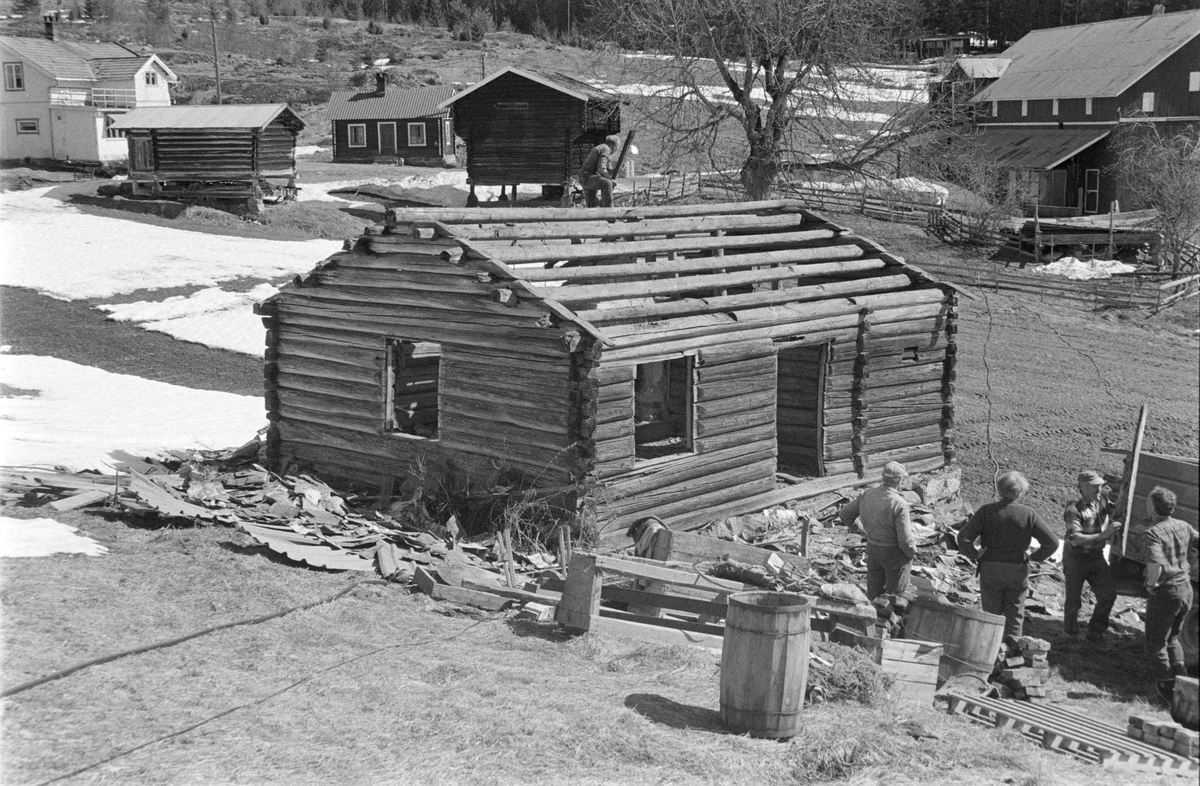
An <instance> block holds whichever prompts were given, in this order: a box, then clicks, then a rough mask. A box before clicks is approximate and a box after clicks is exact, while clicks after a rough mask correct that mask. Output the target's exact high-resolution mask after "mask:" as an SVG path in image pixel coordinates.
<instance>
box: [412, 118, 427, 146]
mask: <svg viewBox="0 0 1200 786" xmlns="http://www.w3.org/2000/svg"><path fill="white" fill-rule="evenodd" d="M425 144H426V142H425V124H424V123H409V124H408V146H409V147H425Z"/></svg>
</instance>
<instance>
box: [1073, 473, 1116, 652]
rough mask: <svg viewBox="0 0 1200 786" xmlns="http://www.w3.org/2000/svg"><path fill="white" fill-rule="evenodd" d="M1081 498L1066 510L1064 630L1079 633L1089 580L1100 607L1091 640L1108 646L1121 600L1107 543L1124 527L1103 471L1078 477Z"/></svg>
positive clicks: (1094, 613) (1091, 628)
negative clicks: (1114, 611) (1106, 639)
mask: <svg viewBox="0 0 1200 786" xmlns="http://www.w3.org/2000/svg"><path fill="white" fill-rule="evenodd" d="M1077 481H1078V486H1079V499H1077V500H1075V501H1074V502H1072V503H1070V504H1069V505H1067V508H1066V510H1064V511H1063V521H1065V522H1066V525H1067V526H1066V533H1065V536H1064V538H1063V539H1064V540H1065V541H1066V546H1065V547H1064V548H1063V579H1064V581H1065V583H1066V598H1065V600H1064V607H1065V608H1064V609H1063V632H1064V633H1065V634H1066V635H1068V636H1070V637H1072V638H1074V637H1077V636H1078V635H1079V620H1078V617H1079V609H1080V608H1081V607H1082V606H1083V584H1084V582H1087V583H1088V585H1089V586H1091V588H1092V592H1093V593H1094V594H1095V595H1096V606H1095V608H1094V609H1093V611H1092V618H1091V620H1090V621H1089V622H1088V632H1087V638H1088V641H1090V642H1092V643H1093V644H1096V645H1097V646H1101V647H1102V646H1104V632H1105V631H1106V630H1108V616H1109V614H1110V613H1112V607H1113V603H1115V602H1116V600H1117V588H1116V585H1115V584H1114V583H1113V578H1112V572H1111V570H1110V568H1109V565H1108V561H1107V560H1106V559H1105V558H1104V546H1105V545H1106V544H1107V543H1108V541H1109V539H1110V538H1112V536H1113V534H1114V533H1116V532H1117V531H1118V530H1119V529H1120V526H1121V525H1120V524H1119V523H1117V522H1115V521H1113V518H1112V513H1113V508H1114V504H1113V502H1112V501H1111V500H1110V499H1109V498H1108V495H1107V494H1106V493H1105V485H1104V478H1103V477H1101V476H1100V473H1099V472H1095V471H1093V470H1090V469H1089V470H1084V471H1083V472H1080V473H1079V477H1078V478H1077Z"/></svg>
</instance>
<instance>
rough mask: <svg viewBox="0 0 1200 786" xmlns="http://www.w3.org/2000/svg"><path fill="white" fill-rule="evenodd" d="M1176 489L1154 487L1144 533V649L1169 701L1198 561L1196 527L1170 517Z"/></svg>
mask: <svg viewBox="0 0 1200 786" xmlns="http://www.w3.org/2000/svg"><path fill="white" fill-rule="evenodd" d="M1176 503H1177V500H1176V498H1175V492H1173V491H1171V490H1170V489H1167V488H1164V487H1162V486H1155V487H1154V488H1153V489H1151V490H1150V494H1149V495H1148V496H1147V497H1146V513H1147V515H1149V517H1150V520H1151V521H1152V522H1153V523H1152V524H1151V526H1150V528H1149V529H1148V530H1146V534H1145V541H1146V543H1145V547H1146V549H1145V550H1146V577H1145V587H1146V594H1147V595H1149V599H1148V600H1147V601H1146V652H1147V654H1149V655H1150V657H1151V664H1150V666H1151V669H1152V673H1153V677H1154V681H1155V683H1156V688H1157V689H1158V695H1159V696H1161V697H1162V698H1163V699H1165V700H1166V701H1167V703H1168V704H1169V703H1171V696H1172V694H1173V693H1174V689H1175V678H1176V677H1186V676H1187V668H1186V664H1185V661H1184V657H1183V645H1182V644H1181V643H1180V641H1179V635H1180V633H1181V632H1182V631H1183V621H1184V619H1185V618H1186V617H1187V613H1188V609H1189V608H1191V605H1192V582H1191V574H1192V573H1193V566H1194V563H1195V560H1196V549H1197V540H1198V538H1197V535H1196V530H1194V529H1192V525H1190V524H1188V523H1187V522H1186V521H1182V520H1180V519H1177V518H1174V513H1175V505H1176Z"/></svg>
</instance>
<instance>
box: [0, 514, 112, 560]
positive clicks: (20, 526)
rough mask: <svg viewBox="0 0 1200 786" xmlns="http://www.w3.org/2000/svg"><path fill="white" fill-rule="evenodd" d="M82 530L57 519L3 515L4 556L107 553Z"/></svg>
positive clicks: (1, 552)
mask: <svg viewBox="0 0 1200 786" xmlns="http://www.w3.org/2000/svg"><path fill="white" fill-rule="evenodd" d="M78 532H79V530H78V529H77V528H75V527H72V526H70V525H68V524H63V523H62V522H61V521H55V520H54V519H10V518H8V517H7V516H0V557H48V556H50V555H51V554H86V555H87V556H89V557H99V556H100V555H101V554H107V553H108V548H106V547H105V546H101V545H100V544H99V543H97V542H96V541H94V540H92V539H91V538H89V537H87V536H86V535H80V534H78Z"/></svg>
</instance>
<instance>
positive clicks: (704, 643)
mask: <svg viewBox="0 0 1200 786" xmlns="http://www.w3.org/2000/svg"><path fill="white" fill-rule="evenodd" d="M650 619H653V618H652V617H643V618H639V619H638V620H636V621H635V620H631V619H618V618H614V617H601V616H597V617H596V618H595V619H593V620H592V621H591V623H590V626H589V627H590V629H591V630H592V631H594V632H596V633H602V634H605V635H609V636H618V637H620V638H626V639H635V640H637V641H648V642H653V643H655V644H668V645H670V644H688V645H692V646H697V647H704V648H706V649H710V650H716V651H717V652H720V651H721V647H722V645H723V643H724V641H725V639H724V637H723V636H718V635H717V634H716V633H715V632H713V633H696V632H693V631H686V630H679V629H677V628H666V627H662V626H659V625H651V624H648V623H647V620H650ZM714 627H715V626H714Z"/></svg>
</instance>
